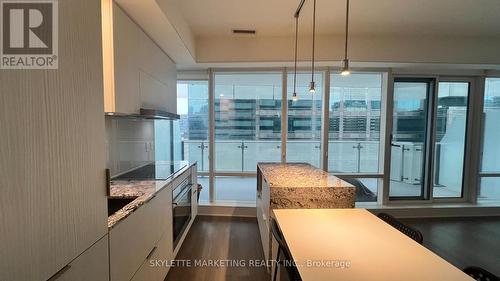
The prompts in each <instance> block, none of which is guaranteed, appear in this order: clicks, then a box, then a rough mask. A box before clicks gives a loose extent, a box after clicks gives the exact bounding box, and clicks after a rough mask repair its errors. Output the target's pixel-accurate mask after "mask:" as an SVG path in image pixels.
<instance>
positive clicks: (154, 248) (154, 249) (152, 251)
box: [146, 246, 158, 260]
mask: <svg viewBox="0 0 500 281" xmlns="http://www.w3.org/2000/svg"><path fill="white" fill-rule="evenodd" d="M156 249H158V247H156V246H154V247H153V249H152V250H151V252H149V254H148V256H147V257H146V259H147V260H149V258H150V257H151V256H152V255H153V254H154V253H155V252H156Z"/></svg>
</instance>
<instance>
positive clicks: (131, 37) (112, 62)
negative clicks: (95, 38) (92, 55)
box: [102, 0, 177, 114]
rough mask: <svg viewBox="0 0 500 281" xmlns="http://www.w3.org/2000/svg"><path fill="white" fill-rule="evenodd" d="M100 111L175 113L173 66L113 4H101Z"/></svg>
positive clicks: (175, 96)
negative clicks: (102, 80) (101, 108)
mask: <svg viewBox="0 0 500 281" xmlns="http://www.w3.org/2000/svg"><path fill="white" fill-rule="evenodd" d="M102 16H103V20H102V24H103V30H102V31H103V62H104V64H103V67H104V81H105V84H104V88H105V91H104V111H105V112H116V113H128V114H130V113H132V114H134V113H139V110H140V108H147V109H158V110H164V111H168V112H170V113H177V100H176V99H177V86H176V83H177V82H176V80H177V70H176V67H175V64H174V62H172V60H171V59H170V58H169V57H168V56H167V55H166V54H165V53H164V52H163V51H162V50H161V49H160V48H159V47H158V46H157V45H156V44H155V43H154V42H153V41H152V40H151V38H149V36H148V35H146V33H144V31H143V30H142V29H141V28H140V27H139V26H138V25H137V24H136V23H135V22H134V21H133V20H132V19H131V18H130V17H129V16H128V15H127V14H126V13H125V12H124V11H123V10H122V9H121V8H120V7H119V6H118V5H117V4H116V3H114V2H113V1H111V0H103V1H102Z"/></svg>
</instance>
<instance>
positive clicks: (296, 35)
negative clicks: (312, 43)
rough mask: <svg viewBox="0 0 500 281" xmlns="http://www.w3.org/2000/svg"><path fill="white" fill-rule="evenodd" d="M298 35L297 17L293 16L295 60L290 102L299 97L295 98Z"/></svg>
mask: <svg viewBox="0 0 500 281" xmlns="http://www.w3.org/2000/svg"><path fill="white" fill-rule="evenodd" d="M298 35H299V15H296V16H295V59H294V68H293V95H292V101H294V102H295V101H298V100H299V97H298V96H297V47H298V40H299V39H298Z"/></svg>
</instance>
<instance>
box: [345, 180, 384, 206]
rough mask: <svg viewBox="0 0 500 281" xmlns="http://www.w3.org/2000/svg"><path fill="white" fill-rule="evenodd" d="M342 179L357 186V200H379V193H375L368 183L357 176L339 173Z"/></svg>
mask: <svg viewBox="0 0 500 281" xmlns="http://www.w3.org/2000/svg"><path fill="white" fill-rule="evenodd" d="M337 177H338V178H340V179H341V180H343V181H345V182H347V183H350V184H352V185H354V186H355V187H356V201H357V202H377V195H376V194H375V193H373V191H371V190H370V189H369V188H368V187H366V185H364V184H363V183H362V182H361V181H360V180H358V179H355V178H349V177H343V176H341V175H337Z"/></svg>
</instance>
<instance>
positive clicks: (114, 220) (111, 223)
mask: <svg viewBox="0 0 500 281" xmlns="http://www.w3.org/2000/svg"><path fill="white" fill-rule="evenodd" d="M196 164H197V162H193V163H189V164H188V165H186V166H184V167H182V168H181V169H179V170H178V171H176V172H174V173H173V174H172V175H171V176H169V178H167V179H165V180H156V181H157V182H159V183H161V184H162V187H161V188H159V189H158V190H156V191H155V192H152V193H148V194H144V195H141V196H139V197H137V198H136V199H135V200H134V201H132V202H130V203H128V204H127V205H125V206H124V207H123V208H121V209H120V210H123V209H126V208H127V207H128V208H130V209H129V210H127V211H126V212H125V213H124V214H118V212H119V211H120V210H118V211H117V212H115V213H114V214H112V215H111V216H108V232H109V231H110V230H111V229H112V228H114V227H115V226H116V225H117V224H119V223H120V222H122V221H123V220H124V219H125V218H127V217H128V216H130V215H131V214H132V213H134V212H135V211H137V210H138V209H139V208H140V207H141V206H143V205H144V204H146V203H148V202H149V201H151V199H153V198H154V197H156V195H157V194H158V193H159V192H161V191H163V190H164V189H165V188H166V187H167V186H168V185H169V184H170V183H172V182H173V181H174V179H175V178H176V177H177V176H179V175H180V174H182V173H184V172H185V171H187V170H188V169H190V168H191V167H193V166H194V165H196ZM144 181H154V180H136V181H134V182H144ZM108 198H123V197H120V196H108Z"/></svg>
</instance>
